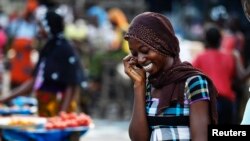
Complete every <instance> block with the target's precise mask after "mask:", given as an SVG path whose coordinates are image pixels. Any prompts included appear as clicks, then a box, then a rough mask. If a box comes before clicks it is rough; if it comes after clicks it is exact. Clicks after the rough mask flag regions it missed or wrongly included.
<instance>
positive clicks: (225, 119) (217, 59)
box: [192, 25, 244, 124]
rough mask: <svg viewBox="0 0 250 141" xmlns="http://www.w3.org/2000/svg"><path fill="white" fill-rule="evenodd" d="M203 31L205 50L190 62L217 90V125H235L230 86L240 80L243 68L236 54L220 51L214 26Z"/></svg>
mask: <svg viewBox="0 0 250 141" xmlns="http://www.w3.org/2000/svg"><path fill="white" fill-rule="evenodd" d="M206 28H207V29H206V31H205V37H204V38H205V39H204V44H205V50H204V51H203V52H202V53H200V54H199V55H198V56H197V57H196V58H195V59H194V60H193V62H192V64H193V66H194V67H197V68H199V69H200V70H201V71H203V72H204V73H205V74H206V75H208V76H209V77H210V78H211V79H212V80H213V82H214V84H215V86H216V88H217V89H218V92H219V94H218V101H217V102H218V104H217V107H218V114H219V120H218V124H234V123H236V118H237V116H236V108H237V107H236V106H237V105H236V98H237V95H236V94H235V91H234V90H233V87H232V84H233V82H234V80H235V79H236V78H239V80H240V79H242V77H243V75H244V67H243V64H242V62H241V59H240V56H239V54H238V53H235V54H231V53H230V54H228V53H225V52H222V51H221V50H220V45H221V39H222V34H221V31H220V29H219V28H218V27H216V26H215V25H208V26H207V27H206Z"/></svg>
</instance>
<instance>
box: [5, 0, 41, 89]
mask: <svg viewBox="0 0 250 141" xmlns="http://www.w3.org/2000/svg"><path fill="white" fill-rule="evenodd" d="M36 7H37V3H36V1H35V0H29V1H28V2H27V4H26V9H25V11H24V14H23V15H22V17H18V18H16V19H14V20H13V21H11V22H10V24H9V26H8V27H7V33H8V36H9V42H10V43H9V45H10V46H9V47H8V58H9V68H7V69H9V71H10V86H11V88H15V87H18V86H19V85H21V84H22V83H23V82H25V81H26V80H28V79H30V78H31V77H32V70H33V69H34V65H35V63H36V62H35V60H32V55H34V54H33V53H36V49H35V47H34V46H35V41H36V36H37V31H38V27H37V23H36V20H35V17H34V11H35V9H36Z"/></svg>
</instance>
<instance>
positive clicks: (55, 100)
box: [1, 11, 84, 117]
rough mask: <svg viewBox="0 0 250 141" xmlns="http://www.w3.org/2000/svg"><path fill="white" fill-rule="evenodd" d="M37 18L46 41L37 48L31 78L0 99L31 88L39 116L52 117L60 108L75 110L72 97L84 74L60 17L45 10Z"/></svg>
mask: <svg viewBox="0 0 250 141" xmlns="http://www.w3.org/2000/svg"><path fill="white" fill-rule="evenodd" d="M41 20H42V21H41V23H40V25H41V33H43V35H44V37H47V42H46V44H45V45H44V47H43V48H42V50H41V51H40V55H39V61H38V63H37V65H36V67H35V70H34V72H33V77H32V78H31V79H29V80H28V81H25V82H24V83H23V84H22V85H21V86H20V87H18V88H16V89H14V90H13V91H12V92H11V95H10V96H8V97H6V98H3V99H1V102H6V101H8V100H11V99H13V98H15V97H17V96H20V95H28V94H30V92H31V91H32V90H34V92H35V96H36V98H37V100H38V114H39V116H46V117H50V116H55V115H57V114H58V113H59V112H60V111H66V112H77V103H76V96H77V93H78V92H79V85H80V84H83V82H84V75H83V70H82V69H81V66H80V62H79V58H78V56H77V54H76V51H75V50H74V48H73V46H72V44H71V43H70V42H69V41H68V40H66V39H65V38H64V35H63V31H64V22H63V17H62V16H60V15H59V14H57V13H56V12H54V11H48V12H47V13H46V14H45V16H44V18H42V19H41Z"/></svg>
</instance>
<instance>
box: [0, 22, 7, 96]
mask: <svg viewBox="0 0 250 141" xmlns="http://www.w3.org/2000/svg"><path fill="white" fill-rule="evenodd" d="M7 40H8V37H7V34H6V32H5V30H4V25H3V24H2V22H1V18H0V93H1V94H2V90H3V75H4V71H5V70H4V61H5V54H4V50H5V46H6V45H7ZM1 94H0V95H1Z"/></svg>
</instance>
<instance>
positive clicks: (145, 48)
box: [140, 47, 149, 54]
mask: <svg viewBox="0 0 250 141" xmlns="http://www.w3.org/2000/svg"><path fill="white" fill-rule="evenodd" d="M140 51H141V53H143V54H147V53H148V52H149V48H147V47H143V48H141V50H140Z"/></svg>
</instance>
